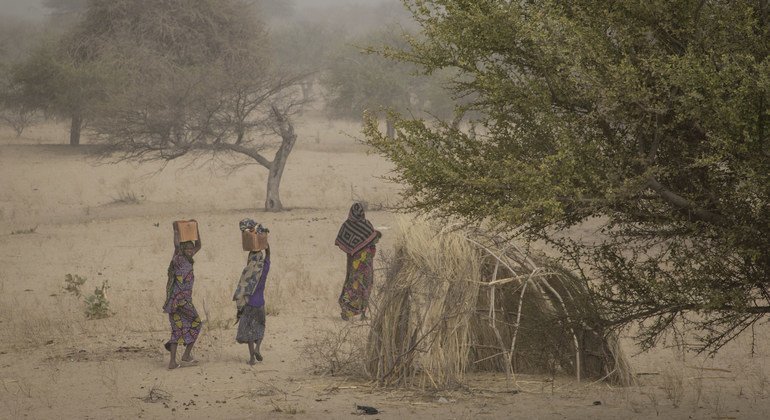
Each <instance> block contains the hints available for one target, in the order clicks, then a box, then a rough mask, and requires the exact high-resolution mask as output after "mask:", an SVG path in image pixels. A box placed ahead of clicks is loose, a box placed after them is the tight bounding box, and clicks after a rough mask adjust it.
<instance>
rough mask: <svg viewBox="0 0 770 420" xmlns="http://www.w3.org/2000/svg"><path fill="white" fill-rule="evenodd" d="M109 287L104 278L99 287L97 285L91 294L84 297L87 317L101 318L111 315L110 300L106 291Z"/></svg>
mask: <svg viewBox="0 0 770 420" xmlns="http://www.w3.org/2000/svg"><path fill="white" fill-rule="evenodd" d="M109 288H110V286H109V285H108V284H107V280H105V281H103V282H102V285H101V287H97V288H96V289H94V293H93V294H92V295H90V296H87V297H86V299H85V302H86V317H87V318H88V319H101V318H107V317H109V316H111V315H112V311H110V301H109V300H107V293H106V291H107V289H109Z"/></svg>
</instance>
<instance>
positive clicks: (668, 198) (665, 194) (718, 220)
mask: <svg viewBox="0 0 770 420" xmlns="http://www.w3.org/2000/svg"><path fill="white" fill-rule="evenodd" d="M645 185H646V186H647V187H649V188H651V189H652V190H653V191H655V192H657V193H658V195H659V196H660V197H661V198H663V200H664V201H665V202H667V203H668V204H671V205H672V206H674V207H676V208H679V209H681V210H686V211H687V212H688V213H689V214H692V215H694V216H696V217H697V218H698V219H700V220H702V221H704V222H708V223H711V224H714V225H723V224H724V223H725V218H724V217H723V216H722V215H720V214H718V213H713V212H710V211H708V210H706V209H703V208H700V207H698V206H696V205H695V204H694V203H692V202H691V201H690V200H687V199H686V198H684V197H682V196H680V195H678V194H676V193H674V192H673V191H671V190H669V189H668V188H666V187H664V186H663V185H662V184H661V183H660V182H658V180H657V179H655V177H650V178H649V179H648V180H647V182H646V184H645Z"/></svg>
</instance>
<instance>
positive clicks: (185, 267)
mask: <svg viewBox="0 0 770 420" xmlns="http://www.w3.org/2000/svg"><path fill="white" fill-rule="evenodd" d="M200 249H201V240H200V232H198V239H197V240H195V241H187V242H182V243H179V232H177V230H176V229H174V256H173V257H172V258H171V263H170V264H169V266H168V282H167V283H166V303H165V304H164V305H163V312H165V313H167V314H168V320H169V323H170V324H171V338H170V339H169V340H168V341H167V342H166V345H165V346H166V350H168V351H169V352H170V353H171V358H170V360H169V362H168V368H169V369H174V368H177V367H179V364H177V362H176V350H177V347H178V346H179V344H183V345H184V346H185V351H184V354H183V355H182V363H185V364H193V363H196V360H195V359H193V357H192V349H193V345H195V341H196V340H197V339H198V334H199V333H200V331H201V318H200V317H199V316H198V311H196V310H195V306H193V302H192V291H193V284H194V283H195V274H193V263H194V261H193V255H195V254H196V253H197V252H198V251H200Z"/></svg>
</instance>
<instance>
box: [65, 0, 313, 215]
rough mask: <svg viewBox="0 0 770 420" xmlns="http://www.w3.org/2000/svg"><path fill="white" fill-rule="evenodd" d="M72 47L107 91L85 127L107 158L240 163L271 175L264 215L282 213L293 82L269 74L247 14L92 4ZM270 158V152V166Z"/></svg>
mask: <svg viewBox="0 0 770 420" xmlns="http://www.w3.org/2000/svg"><path fill="white" fill-rule="evenodd" d="M73 38H74V39H75V40H77V41H78V42H76V43H75V45H76V46H77V49H76V53H77V56H78V58H79V59H80V60H81V61H83V62H93V63H100V65H101V66H102V67H104V68H105V70H104V72H103V73H104V74H108V75H109V80H110V81H111V83H110V89H109V100H108V101H105V103H103V104H102V106H101V107H100V110H99V113H98V115H97V116H96V117H95V118H94V121H93V123H92V124H91V129H92V130H93V131H94V132H95V134H96V135H97V136H98V138H99V139H101V140H102V141H104V142H105V143H106V144H107V145H109V146H110V147H109V148H107V149H106V150H107V151H108V152H109V153H113V154H114V155H116V156H119V157H120V158H121V159H131V160H137V161H144V160H172V159H176V158H178V157H181V156H184V155H187V154H188V153H212V154H213V153H232V154H238V155H241V156H246V157H247V158H248V159H249V161H250V162H251V163H256V164H259V165H261V166H264V167H265V168H267V169H268V170H269V171H270V174H269V176H268V187H267V198H266V201H265V208H266V209H268V210H281V209H282V203H281V201H280V198H279V189H278V187H279V184H280V179H281V175H282V173H283V169H284V165H285V163H286V159H287V157H288V154H289V152H290V151H291V149H292V147H293V145H294V141H295V140H296V136H295V135H294V131H293V126H292V125H291V122H290V120H289V116H290V115H291V114H292V112H293V111H294V110H295V109H296V107H297V106H298V105H299V104H300V101H298V100H294V89H293V85H294V84H295V83H296V81H297V80H298V77H296V76H291V75H289V74H288V73H283V74H279V73H277V72H275V71H274V69H273V68H272V66H271V63H270V61H269V54H268V52H267V47H266V46H267V42H268V39H267V35H266V31H265V30H264V28H263V26H262V25H261V23H260V21H259V20H258V19H257V16H256V13H255V10H254V8H253V5H251V4H248V3H247V2H244V1H239V0H205V1H190V0H166V1H163V2H157V1H154V0H91V1H90V2H89V3H88V8H87V9H86V11H85V12H84V17H83V20H82V21H81V22H79V23H78V25H77V26H76V27H75V29H74V32H73ZM275 140H278V141H277V142H276V141H275ZM276 143H277V145H276ZM269 149H277V152H276V155H275V157H274V158H273V159H272V160H270V159H269V158H268V157H267V156H266V155H265V154H264V153H265V151H266V150H269Z"/></svg>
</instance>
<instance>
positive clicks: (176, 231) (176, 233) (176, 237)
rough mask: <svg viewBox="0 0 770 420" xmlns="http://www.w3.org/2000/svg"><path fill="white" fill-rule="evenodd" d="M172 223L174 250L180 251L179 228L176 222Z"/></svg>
mask: <svg viewBox="0 0 770 420" xmlns="http://www.w3.org/2000/svg"><path fill="white" fill-rule="evenodd" d="M171 225H172V226H174V251H176V252H179V228H178V226H177V224H176V222H174V223H172V224H171Z"/></svg>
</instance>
